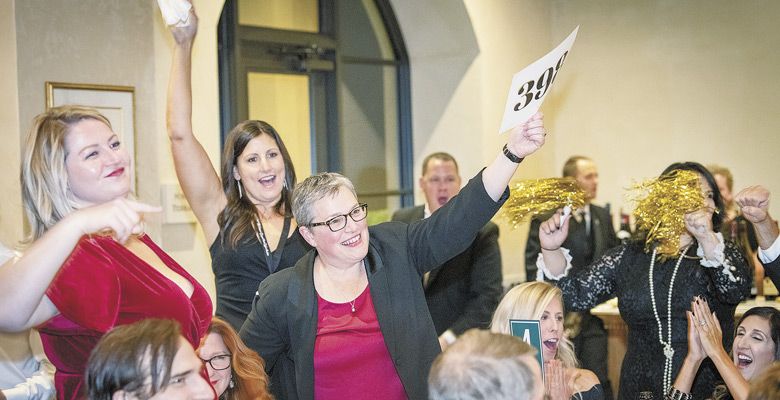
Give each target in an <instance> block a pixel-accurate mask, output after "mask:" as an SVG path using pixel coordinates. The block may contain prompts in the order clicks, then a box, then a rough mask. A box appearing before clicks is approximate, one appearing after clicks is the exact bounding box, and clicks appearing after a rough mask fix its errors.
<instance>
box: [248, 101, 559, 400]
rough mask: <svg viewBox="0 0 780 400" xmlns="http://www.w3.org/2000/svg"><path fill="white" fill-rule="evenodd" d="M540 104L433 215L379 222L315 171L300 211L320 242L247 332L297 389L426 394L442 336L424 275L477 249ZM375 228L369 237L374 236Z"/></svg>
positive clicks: (538, 130) (269, 297)
mask: <svg viewBox="0 0 780 400" xmlns="http://www.w3.org/2000/svg"><path fill="white" fill-rule="evenodd" d="M544 136H545V131H544V124H543V122H542V116H541V114H538V115H535V116H534V117H532V118H531V120H529V121H528V122H526V123H525V124H523V125H521V126H517V127H515V128H513V129H512V130H511V131H510V134H509V137H508V143H507V144H506V145H505V146H504V150H503V153H499V154H498V156H497V157H496V159H495V160H494V161H493V162H492V163H491V164H490V165H489V166H488V167H487V168H485V169H484V170H483V171H482V172H481V173H479V174H478V175H477V176H476V177H475V178H473V179H471V181H470V182H469V183H468V184H467V185H466V186H465V187H464V188H463V190H462V191H461V192H460V194H459V195H458V196H456V197H455V198H453V199H452V200H451V201H450V202H448V203H447V204H446V205H445V206H443V207H441V208H440V209H439V210H437V211H436V212H434V213H433V214H432V215H431V216H430V217H429V218H427V219H424V220H421V221H417V222H415V223H412V224H409V225H407V224H404V223H399V222H388V223H383V224H379V225H376V226H372V227H371V228H369V227H368V224H367V223H366V216H367V208H368V207H367V205H366V204H365V203H360V202H358V199H357V196H356V194H355V190H354V188H353V187H352V184H351V183H349V180H348V179H346V178H344V177H342V176H341V175H338V174H332V173H324V174H318V175H314V176H312V177H309V178H307V179H306V180H305V181H303V182H302V183H301V184H300V185H299V186H298V187H297V188H296V189H295V192H294V193H293V213H294V215H295V218H296V220H297V221H298V223H299V230H300V233H301V235H302V236H303V238H304V239H305V240H306V241H307V242H308V243H309V244H310V245H311V246H312V247H313V248H314V250H313V251H310V252H309V253H307V254H306V255H305V256H304V257H303V258H301V259H300V260H299V261H298V263H297V264H296V265H295V266H294V267H293V268H289V269H286V270H283V271H280V272H278V273H276V274H273V275H271V276H270V277H268V278H267V279H266V280H265V281H264V282H263V283H262V284H260V288H259V290H258V295H257V296H256V297H255V300H254V304H253V306H252V311H251V312H250V313H249V316H248V317H247V320H246V322H245V323H244V326H243V327H242V328H241V337H242V339H244V342H245V343H246V344H247V345H248V346H249V347H251V348H253V349H254V350H256V351H257V352H258V353H259V354H260V356H261V357H263V359H265V360H266V363H267V364H266V369H268V370H269V372H270V373H271V374H272V375H276V378H277V379H275V380H274V381H275V382H281V385H282V386H281V387H279V386H277V387H276V388H275V389H274V390H275V393H274V394H275V395H276V396H277V397H279V398H286V399H312V398H315V397H316V398H317V399H336V398H337V399H353V398H365V397H367V396H371V397H372V398H374V399H406V398H412V399H423V398H427V385H426V380H425V377H426V376H427V373H428V370H429V369H430V367H431V363H432V362H433V359H434V358H435V357H436V355H437V354H439V352H441V348H440V347H439V344H438V340H437V337H436V331H435V329H434V327H433V322H432V321H431V317H430V314H429V312H428V307H427V304H426V302H425V295H424V293H423V287H422V276H423V274H424V273H425V272H427V271H430V270H432V269H433V268H435V267H437V266H439V265H441V264H442V263H444V262H445V261H447V260H449V259H450V258H452V257H454V256H456V255H457V254H459V253H460V252H462V251H463V250H465V249H466V247H468V245H469V244H471V242H472V241H473V240H474V238H475V237H476V235H477V233H478V231H479V230H480V229H481V228H482V227H483V226H484V225H485V224H486V223H487V222H488V221H489V220H490V219H491V218H492V217H493V215H494V214H495V213H496V212H497V211H498V209H499V208H500V207H501V205H502V204H503V202H504V201H505V200H506V198H507V197H508V195H509V191H508V189H507V185H508V183H509V180H510V179H511V178H512V175H513V174H514V172H515V170H516V169H517V166H518V164H519V163H520V161H522V158H523V157H526V156H528V155H530V154H531V153H533V152H535V151H536V150H538V149H539V148H540V147H541V146H542V145H543V144H544ZM369 238H370V239H369Z"/></svg>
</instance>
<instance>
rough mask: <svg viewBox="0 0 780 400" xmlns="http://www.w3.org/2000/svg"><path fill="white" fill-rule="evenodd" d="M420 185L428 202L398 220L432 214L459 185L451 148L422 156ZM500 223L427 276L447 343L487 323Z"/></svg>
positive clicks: (497, 293)
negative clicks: (450, 151) (448, 151)
mask: <svg viewBox="0 0 780 400" xmlns="http://www.w3.org/2000/svg"><path fill="white" fill-rule="evenodd" d="M419 184H420V189H421V190H422V191H423V193H424V194H425V205H420V206H416V207H408V208H403V209H400V210H398V211H396V212H395V213H394V214H393V221H401V222H406V223H412V222H415V221H418V220H421V219H423V218H427V217H428V216H430V215H431V214H432V213H434V212H436V210H438V209H439V208H440V207H441V206H443V205H444V204H446V203H447V202H448V201H449V200H450V199H451V198H452V197H453V196H455V195H456V194H458V192H459V191H460V175H459V172H458V163H457V162H456V161H455V158H453V157H452V156H451V155H450V154H447V153H443V152H439V153H433V154H431V155H429V156H427V157H425V160H424V161H423V167H422V176H421V177H420V180H419ZM501 285H502V274H501V252H500V250H499V248H498V226H496V224H494V223H492V222H488V223H487V225H485V226H484V227H483V228H482V230H480V232H479V234H478V235H477V237H476V239H474V242H473V243H472V244H471V246H470V247H469V248H468V249H466V251H464V252H463V253H461V254H459V255H457V256H455V257H454V258H452V259H450V260H449V261H447V262H446V263H444V264H442V265H441V266H439V267H438V268H436V269H434V270H433V271H431V272H430V273H428V274H426V275H425V277H424V278H423V286H424V287H425V300H426V301H427V303H428V310H429V311H430V313H431V317H432V318H433V324H434V326H435V327H436V333H437V334H438V335H439V343H440V344H441V346H442V349H445V348H446V347H447V346H448V345H449V344H451V343H453V342H454V341H455V340H456V338H457V336H458V335H460V334H462V333H463V332H465V331H466V330H468V329H470V328H483V329H484V328H487V327H488V325H490V320H491V317H492V315H493V311H494V310H495V308H496V306H497V305H498V301H499V298H500V297H501V291H502V286H501Z"/></svg>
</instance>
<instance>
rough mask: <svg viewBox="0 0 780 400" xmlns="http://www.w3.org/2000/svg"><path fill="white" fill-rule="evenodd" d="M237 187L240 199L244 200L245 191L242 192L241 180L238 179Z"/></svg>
mask: <svg viewBox="0 0 780 400" xmlns="http://www.w3.org/2000/svg"><path fill="white" fill-rule="evenodd" d="M236 185H238V198H239V199H243V198H244V191H243V190H241V180H240V179H236Z"/></svg>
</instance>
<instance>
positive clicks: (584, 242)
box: [525, 204, 620, 281]
mask: <svg viewBox="0 0 780 400" xmlns="http://www.w3.org/2000/svg"><path fill="white" fill-rule="evenodd" d="M549 217H550V216H549V215H548V216H547V218H544V217H540V218H538V219H537V218H534V219H533V220H532V221H531V228H530V230H529V231H528V242H527V243H526V245H525V274H526V275H525V276H526V280H527V281H533V280H536V270H537V268H536V259H537V257H538V256H539V252H541V251H542V247H541V246H540V245H539V226H540V225H541V224H542V222H544V221H545V220H546V219H548V218H549ZM590 220H591V233H592V234H591V236H590V237H588V235H587V232H586V231H585V222H582V223H579V222H577V220H576V219H575V218H574V217H572V218H571V220H570V221H569V236H567V237H566V240H564V242H563V245H562V246H563V247H565V248H567V249H569V252H570V253H569V254H570V255H571V257H572V260H571V265H572V267H573V268H577V267H584V266H586V265H589V264H590V263H591V262H593V260H597V259H598V258H599V257H601V256H602V255H603V254H604V253H606V252H607V250H609V249H611V248H613V247H615V246H617V245H618V244H620V241H619V240H618V238H617V236H616V235H615V229H614V228H613V227H612V217H610V215H609V213H608V212H607V209H606V208H604V207H599V206H597V205H594V204H591V205H590Z"/></svg>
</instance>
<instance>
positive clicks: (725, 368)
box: [693, 299, 750, 400]
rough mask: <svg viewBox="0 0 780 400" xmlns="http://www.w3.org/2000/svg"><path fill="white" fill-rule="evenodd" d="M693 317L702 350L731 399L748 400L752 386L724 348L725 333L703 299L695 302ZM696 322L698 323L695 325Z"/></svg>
mask: <svg viewBox="0 0 780 400" xmlns="http://www.w3.org/2000/svg"><path fill="white" fill-rule="evenodd" d="M693 316H694V326H695V327H696V330H697V331H698V333H699V338H700V339H701V345H702V348H703V349H704V352H705V353H706V354H707V356H708V357H709V358H710V359H711V360H712V362H713V364H715V368H717V369H718V373H719V374H720V376H721V378H723V382H724V383H725V384H726V386H727V387H728V388H729V393H730V394H731V397H732V398H734V400H745V399H747V396H748V391H749V390H750V384H749V383H748V381H746V380H745V378H743V377H742V374H741V373H740V372H739V370H738V369H737V367H736V366H735V365H734V361H733V360H732V358H731V356H729V354H728V353H727V352H726V349H724V348H723V331H722V330H721V328H720V321H718V317H717V316H715V314H714V313H711V312H710V307H709V305H708V304H707V302H706V301H705V300H703V299H699V300H698V301H694V303H693ZM696 321H698V323H695V322H696Z"/></svg>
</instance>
